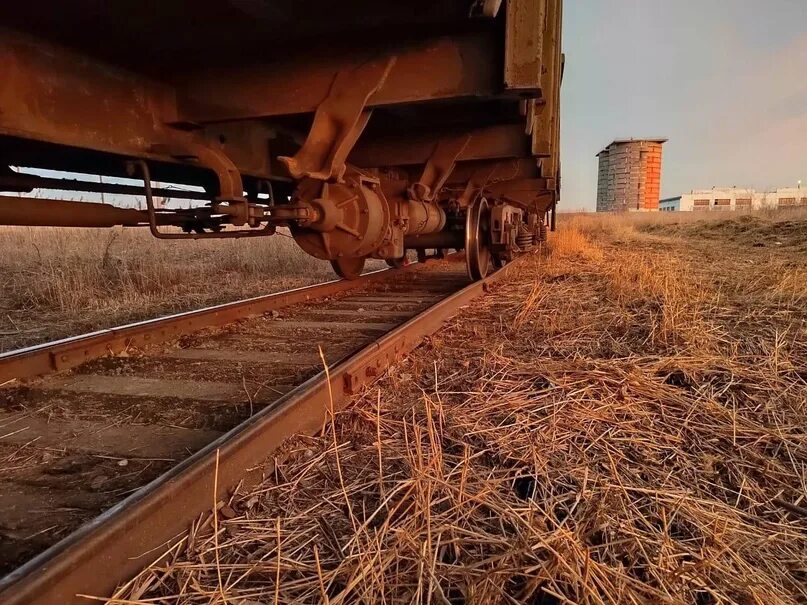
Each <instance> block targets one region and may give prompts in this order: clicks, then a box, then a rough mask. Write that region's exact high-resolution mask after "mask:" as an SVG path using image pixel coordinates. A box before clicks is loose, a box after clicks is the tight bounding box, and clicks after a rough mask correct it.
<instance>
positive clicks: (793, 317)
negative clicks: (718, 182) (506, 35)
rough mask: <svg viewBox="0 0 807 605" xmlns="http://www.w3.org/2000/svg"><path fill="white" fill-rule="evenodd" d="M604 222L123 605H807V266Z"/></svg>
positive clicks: (280, 466)
mask: <svg viewBox="0 0 807 605" xmlns="http://www.w3.org/2000/svg"><path fill="white" fill-rule="evenodd" d="M646 220H647V219H642V221H646ZM665 220H667V219H666V218H665ZM731 220H732V221H735V220H743V221H745V220H747V219H739V218H736V219H731ZM753 220H754V221H756V222H755V223H754V225H753V227H754V229H756V230H757V231H758V234H767V235H765V237H768V236H771V237H777V236H776V235H775V234H776V231H777V229H778V227H779V226H778V225H777V224H775V223H774V222H772V221H771V220H770V219H768V218H765V217H762V218H760V217H756V218H754V219H753ZM601 221H602V219H597V218H585V219H571V220H568V221H567V222H566V224H565V225H563V226H562V228H561V230H560V232H559V233H557V234H555V237H554V239H553V241H552V242H551V250H550V251H549V252H548V253H547V254H544V255H536V256H533V257H530V258H529V259H524V262H523V263H522V265H521V268H520V279H519V280H518V282H517V283H514V284H504V285H501V286H499V287H498V288H497V289H496V291H495V292H494V293H493V294H492V295H489V296H487V297H485V298H484V299H482V300H481V302H480V304H479V305H477V306H474V307H473V308H469V309H466V310H465V311H463V312H462V313H461V314H460V315H459V316H458V317H457V318H456V319H455V320H454V321H452V322H451V325H449V326H448V327H447V329H445V330H443V331H442V332H440V333H438V334H436V335H435V336H434V337H433V338H432V339H431V340H430V342H429V343H427V344H426V345H425V346H423V347H421V348H420V349H418V350H417V351H416V352H415V353H414V354H413V355H412V356H411V357H410V358H408V359H407V360H406V361H405V362H404V363H402V364H400V365H398V366H397V367H395V368H394V369H393V370H392V371H390V372H389V373H388V375H386V376H385V377H384V378H383V379H381V380H380V381H379V382H378V383H377V384H376V385H375V386H374V387H373V388H371V389H369V390H368V391H367V392H366V393H365V394H364V395H363V397H362V398H361V399H360V400H359V401H358V402H357V403H356V404H355V405H353V406H352V407H350V408H349V409H348V410H346V411H344V412H342V413H340V414H337V416H336V418H334V419H333V421H332V422H331V424H330V425H329V426H327V427H325V430H324V431H323V434H321V435H319V436H317V437H312V438H305V437H299V438H296V439H294V440H293V441H291V442H290V443H288V444H287V445H286V446H285V447H284V448H283V450H282V453H281V455H280V456H278V457H277V459H276V460H275V463H276V465H275V467H274V468H273V469H272V470H271V471H270V472H268V473H267V476H266V479H265V481H264V482H263V483H262V484H261V485H258V486H257V487H255V488H252V489H250V490H247V491H245V493H241V494H238V495H236V496H234V497H233V498H232V500H231V501H230V502H229V503H227V504H226V505H223V504H222V505H220V506H219V508H218V514H217V515H214V516H210V517H208V518H206V519H204V520H202V521H200V522H199V523H198V524H197V525H196V526H195V527H194V528H193V530H192V531H191V532H190V534H189V535H188V536H187V537H186V538H185V539H183V541H182V542H181V543H179V544H178V545H177V546H176V547H175V548H174V549H173V550H172V551H171V553H170V555H169V556H168V558H167V561H165V560H164V561H161V562H160V563H158V564H156V565H154V566H152V567H151V568H150V569H147V570H145V571H144V572H143V573H142V574H141V575H140V576H139V577H138V578H136V579H135V580H134V581H133V582H131V583H130V584H129V585H127V586H125V587H123V588H122V589H121V590H120V592H119V593H118V595H117V599H116V600H113V601H112V602H113V603H170V604H180V603H181V604H195V603H231V604H237V605H264V604H270V603H319V602H325V603H331V604H336V603H357V602H361V603H449V604H461V603H531V604H539V603H540V604H544V605H546V604H559V603H591V604H605V603H687V604H697V605H706V604H717V603H739V604H742V605H745V604H760V605H761V604H765V605H771V604H779V603H781V604H784V603H797V602H805V600H807V502H805V500H807V471H806V470H805V469H806V468H807V432H806V431H807V429H806V428H805V427H807V410H805V401H807V383H806V382H805V381H806V380H807V338H805V336H806V335H807V334H805V329H806V328H805V318H806V317H807V312H806V311H805V307H804V304H803V302H804V299H803V296H804V284H803V282H802V281H800V280H799V279H798V277H797V276H798V275H800V274H803V273H800V272H803V271H804V268H805V256H804V255H802V254H800V252H799V245H800V242H798V241H793V242H790V241H788V242H785V243H783V244H782V245H774V246H773V247H772V248H770V250H767V249H763V250H762V251H760V249H759V248H755V247H754V246H753V245H752V244H751V243H749V244H748V245H745V244H744V243H742V242H736V241H727V240H725V239H720V238H712V239H709V238H703V237H699V236H697V235H696V234H693V235H688V234H687V232H686V229H683V230H681V229H680V228H679V227H680V224H679V225H678V226H676V225H672V224H667V226H666V228H658V227H651V228H648V226H647V225H650V224H652V223H644V222H640V223H638V224H635V225H630V224H627V225H626V224H622V223H613V224H614V225H615V227H614V228H613V229H612V228H610V227H609V225H608V222H609V221H612V219H605V221H602V222H601ZM801 225H804V223H801ZM735 227H736V225H728V226H726V227H725V228H726V229H728V230H731V229H735ZM695 228H698V227H695ZM648 232H650V233H649V234H648Z"/></svg>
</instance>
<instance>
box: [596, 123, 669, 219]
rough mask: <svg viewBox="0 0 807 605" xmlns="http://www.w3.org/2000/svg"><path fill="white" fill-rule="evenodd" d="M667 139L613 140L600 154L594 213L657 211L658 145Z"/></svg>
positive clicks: (659, 167)
mask: <svg viewBox="0 0 807 605" xmlns="http://www.w3.org/2000/svg"><path fill="white" fill-rule="evenodd" d="M666 142H667V139H617V140H615V141H614V142H613V143H611V144H610V145H608V146H607V147H606V148H605V149H603V150H602V151H601V152H600V153H598V154H597V157H598V158H599V162H600V167H599V179H598V183H597V212H627V211H633V212H637V211H638V212H641V211H654V210H658V208H659V197H660V192H661V146H662V145H663V144H664V143H666Z"/></svg>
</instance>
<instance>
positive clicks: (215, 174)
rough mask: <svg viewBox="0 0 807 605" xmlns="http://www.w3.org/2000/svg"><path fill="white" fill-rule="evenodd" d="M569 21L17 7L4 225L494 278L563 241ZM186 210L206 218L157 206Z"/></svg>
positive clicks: (273, 3)
mask: <svg viewBox="0 0 807 605" xmlns="http://www.w3.org/2000/svg"><path fill="white" fill-rule="evenodd" d="M561 4H562V0H507V1H506V2H504V3H502V2H501V0H499V1H496V0H432V1H426V0H413V1H412V2H382V1H380V0H375V1H372V2H371V1H368V0H358V1H356V2H350V3H334V4H331V3H325V2H323V1H322V0H296V1H295V0H215V1H214V0H209V1H203V2H191V1H190V0H163V2H160V3H147V4H146V5H144V4H142V3H140V2H135V1H134V0H120V1H118V2H107V3H104V2H97V0H61V1H56V0H28V1H27V2H25V3H18V2H13V3H5V4H3V5H2V6H1V7H0V66H2V70H3V71H4V73H3V74H2V77H0V192H4V193H2V194H0V224H5V225H52V226H77V227H111V226H114V225H124V226H147V227H149V228H150V229H151V231H152V233H153V234H154V235H155V236H157V237H161V238H173V239H179V238H205V237H216V238H223V237H252V236H267V235H271V234H273V233H274V232H275V230H276V229H277V228H278V227H287V228H289V229H290V231H291V233H292V235H293V236H294V238H295V240H296V241H297V242H298V243H299V245H300V246H301V247H302V248H303V249H304V250H305V251H306V252H308V253H309V254H312V255H314V256H316V257H318V258H321V259H325V260H329V261H331V263H332V264H333V266H334V268H335V270H336V271H337V273H339V274H340V275H342V276H343V277H348V278H350V277H354V276H356V275H358V274H359V273H360V272H361V269H362V267H363V265H364V261H365V259H366V258H368V257H372V258H380V259H385V260H386V261H387V262H388V263H389V264H391V265H396V264H398V263H400V262H402V259H403V258H404V256H405V252H406V250H407V249H415V250H418V251H419V252H420V253H421V254H424V253H425V250H431V249H435V250H444V249H449V248H454V249H465V250H466V257H467V262H468V270H469V274H470V275H471V276H472V277H474V278H481V277H483V276H484V275H485V274H486V273H487V272H488V269H489V267H490V266H491V265H495V264H500V263H503V262H506V261H508V260H510V259H512V258H513V256H514V255H516V254H518V253H520V252H523V251H525V250H528V249H530V248H532V247H533V246H534V245H535V244H536V243H537V242H539V241H540V240H541V239H542V238H543V237H545V233H546V225H547V222H548V221H547V219H548V218H549V217H551V218H552V220H553V219H554V212H555V207H556V204H557V200H558V192H559V184H560V179H559V172H560V169H559V156H558V149H559V93H560V80H561V76H562V70H563V59H562V55H561V52H560V33H561V32H560V30H561ZM20 166H22V167H28V168H43V169H53V170H60V171H72V172H82V173H87V174H93V175H103V176H109V177H130V178H136V179H138V180H139V182H142V184H141V185H132V184H120V183H114V179H112V180H113V183H109V182H107V183H106V184H105V183H103V182H96V183H90V182H86V181H74V180H64V179H58V178H50V177H45V176H38V175H34V174H30V173H23V172H20V171H19V170H17V169H16V167H20ZM109 180H110V179H107V181H109ZM155 183H179V184H186V185H195V186H197V190H196V191H195V192H194V191H186V190H180V191H176V190H171V191H166V190H165V189H164V188H162V187H161V186H160V185H155ZM199 188H201V189H199ZM43 189H51V190H55V191H66V190H80V191H95V192H106V193H111V194H130V195H138V196H142V197H143V198H144V199H145V200H146V208H147V209H146V210H139V209H134V208H124V207H117V206H113V205H109V204H98V203H90V202H74V201H68V200H58V199H57V200H53V199H49V200H46V199H36V198H32V197H24V198H23V197H19V196H18V195H17V194H18V193H21V192H26V193H28V192H31V191H33V190H37V191H39V190H43ZM166 195H167V196H170V197H172V198H177V197H186V198H194V199H202V200H203V203H199V204H196V205H195V206H193V207H189V208H185V209H173V210H171V209H167V208H164V207H159V205H158V204H155V202H154V199H155V197H157V196H166ZM172 227H174V228H172ZM177 228H178V229H177Z"/></svg>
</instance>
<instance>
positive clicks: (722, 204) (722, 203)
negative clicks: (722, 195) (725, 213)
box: [715, 199, 731, 210]
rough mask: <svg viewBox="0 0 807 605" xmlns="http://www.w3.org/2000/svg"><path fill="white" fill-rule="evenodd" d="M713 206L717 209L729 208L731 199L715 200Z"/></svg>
mask: <svg viewBox="0 0 807 605" xmlns="http://www.w3.org/2000/svg"><path fill="white" fill-rule="evenodd" d="M715 208H717V209H718V210H731V200H726V199H722V200H715Z"/></svg>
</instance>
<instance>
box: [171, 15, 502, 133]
mask: <svg viewBox="0 0 807 605" xmlns="http://www.w3.org/2000/svg"><path fill="white" fill-rule="evenodd" d="M500 45H501V42H500V41H499V40H498V37H497V34H496V32H492V31H491V32H481V33H470V34H463V35H457V36H453V37H441V38H437V39H431V40H429V41H427V42H419V43H417V44H410V45H407V46H401V45H396V44H395V43H389V42H387V43H386V44H385V45H384V46H383V47H381V48H365V49H363V50H362V51H353V52H341V53H339V52H333V53H332V54H328V55H315V56H308V57H305V56H303V53H302V52H300V53H298V54H296V55H293V56H291V57H290V58H289V59H288V60H284V61H282V62H279V61H278V62H273V63H268V64H266V65H250V66H246V67H227V68H226V69H208V68H205V69H204V70H200V71H199V72H197V73H191V74H185V75H182V76H180V77H179V79H178V81H177V92H178V118H177V119H178V120H180V121H182V122H192V123H205V122H217V121H228V120H241V119H249V118H257V117H272V116H281V115H293V114H301V113H311V112H314V111H315V110H316V109H317V106H318V105H319V104H320V102H322V100H323V99H325V97H326V96H327V95H328V91H329V89H330V88H331V84H332V82H333V81H334V78H335V77H336V75H337V73H339V72H341V71H349V70H354V69H357V68H358V67H359V66H361V65H362V64H363V63H366V62H368V61H379V60H381V59H383V58H385V57H386V58H392V57H397V59H396V63H395V66H394V67H393V69H392V70H391V71H390V73H389V76H388V77H387V80H386V82H385V83H384V86H382V87H381V88H380V89H379V90H378V91H377V92H375V93H374V94H373V95H372V96H371V97H370V98H369V99H368V101H367V106H368V107H377V106H383V105H395V104H401V103H414V102H421V101H430V100H436V99H448V98H457V97H459V98H462V97H479V96H494V95H497V94H500V93H501V92H502V78H503V76H502V65H501V59H498V57H499V56H500V55H499V52H500V51H498V50H497V49H498V48H499V47H500ZM284 59H285V57H284Z"/></svg>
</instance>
